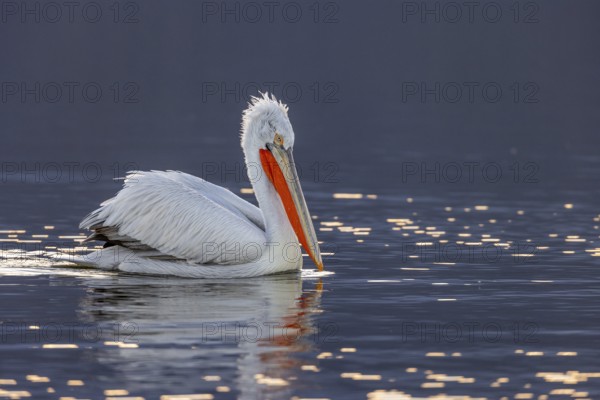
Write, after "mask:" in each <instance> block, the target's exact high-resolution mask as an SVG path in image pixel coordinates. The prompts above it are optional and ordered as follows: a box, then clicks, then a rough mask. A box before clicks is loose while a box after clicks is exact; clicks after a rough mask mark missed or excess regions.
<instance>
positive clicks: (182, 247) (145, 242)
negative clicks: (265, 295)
mask: <svg viewBox="0 0 600 400" xmlns="http://www.w3.org/2000/svg"><path fill="white" fill-rule="evenodd" d="M287 110H288V108H287V106H285V105H284V104H282V103H281V102H278V101H277V100H276V99H275V97H272V98H271V97H269V95H268V94H263V95H262V97H260V98H256V97H255V98H253V99H252V101H251V102H250V104H249V105H248V108H247V109H246V110H245V111H244V114H243V119H242V135H241V142H242V143H241V144H242V149H243V151H244V156H245V161H246V166H247V170H248V175H249V177H250V181H251V183H252V187H253V189H254V193H255V195H256V199H257V200H258V204H259V206H260V209H259V208H257V207H256V206H254V205H252V204H250V203H248V202H247V201H245V200H243V199H241V198H240V197H238V196H236V195H235V194H233V193H232V192H230V191H229V190H227V189H225V188H222V187H220V186H216V185H214V184H212V183H209V182H207V181H205V180H203V179H201V178H198V177H195V176H191V175H188V174H185V173H183V172H179V171H150V172H147V171H133V172H130V173H129V174H128V175H127V177H126V179H125V183H124V185H123V189H121V191H120V192H119V193H117V195H116V196H115V197H113V198H112V199H109V200H107V201H105V202H104V203H102V204H101V207H100V208H98V209H97V210H95V211H93V212H92V213H90V214H89V215H88V216H87V217H85V218H84V220H83V221H82V222H81V224H80V228H82V229H84V228H85V229H89V230H92V231H93V234H92V235H91V236H90V237H89V238H88V239H87V240H88V241H89V240H101V241H104V242H105V245H104V246H105V248H104V249H102V250H98V251H95V252H93V253H90V254H88V255H86V256H84V257H78V258H75V259H70V260H69V261H74V262H75V263H77V264H81V265H87V266H92V267H97V268H102V269H110V270H120V271H125V272H134V273H145V274H159V275H175V276H182V277H194V278H241V277H253V276H260V275H268V274H274V273H279V272H284V271H292V270H300V269H301V268H302V253H301V251H300V247H299V245H298V242H300V243H301V244H302V246H303V248H304V249H305V250H306V252H307V253H308V255H309V256H310V257H311V258H312V260H313V261H314V263H315V264H316V265H317V267H318V268H319V270H322V269H323V261H322V260H321V255H320V252H319V244H318V242H317V236H316V234H315V229H314V227H313V224H312V220H311V217H310V214H309V212H308V208H307V206H306V202H305V200H304V195H303V194H302V189H301V187H300V182H299V179H298V174H297V172H296V169H295V166H294V160H293V157H292V148H293V146H294V131H293V129H292V125H291V124H290V121H289V119H288V115H287Z"/></svg>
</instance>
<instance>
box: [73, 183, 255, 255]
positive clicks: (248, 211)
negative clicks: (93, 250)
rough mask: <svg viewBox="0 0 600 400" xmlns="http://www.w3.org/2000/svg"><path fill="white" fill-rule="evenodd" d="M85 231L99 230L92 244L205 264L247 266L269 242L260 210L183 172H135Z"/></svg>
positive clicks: (92, 216)
mask: <svg viewBox="0 0 600 400" xmlns="http://www.w3.org/2000/svg"><path fill="white" fill-rule="evenodd" d="M80 228H82V229H90V230H93V231H94V234H93V235H92V236H90V239H92V240H93V239H99V240H104V241H106V242H108V243H113V244H119V245H122V246H125V247H129V248H132V249H136V250H150V249H155V250H158V251H160V253H162V254H164V255H168V256H172V257H175V258H179V259H184V260H188V261H191V262H195V263H202V264H206V263H216V264H237V263H243V262H247V261H249V260H247V258H249V257H250V258H251V257H253V256H254V255H253V254H248V255H245V254H244V251H243V249H244V246H248V245H252V246H263V245H264V243H265V242H266V237H265V232H264V231H265V224H264V219H263V215H262V212H261V211H260V209H259V208H258V207H256V206H254V205H252V204H250V203H248V202H247V201H245V200H243V199H241V198H240V197H238V196H236V195H235V194H233V193H232V192H230V191H229V190H227V189H225V188H222V187H220V186H217V185H213V184H212V183H210V182H207V181H205V180H204V179H200V178H197V177H195V176H192V175H188V174H185V173H183V172H178V171H166V172H164V171H151V172H142V171H133V172H130V173H129V174H128V175H127V177H126V178H125V184H124V186H123V189H121V191H120V192H119V193H117V195H116V196H115V197H113V198H112V199H109V200H107V201H105V202H104V203H102V204H101V207H100V208H99V209H97V210H95V211H93V212H92V213H90V214H89V215H88V216H87V217H85V218H84V220H83V221H82V222H81V224H80ZM221 246H224V247H221ZM254 249H256V247H254ZM246 253H248V252H246Z"/></svg>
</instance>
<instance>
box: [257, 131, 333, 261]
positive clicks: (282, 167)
mask: <svg viewBox="0 0 600 400" xmlns="http://www.w3.org/2000/svg"><path fill="white" fill-rule="evenodd" d="M267 148H268V150H265V149H261V150H260V161H261V164H262V167H263V169H264V171H265V173H266V175H267V177H268V178H269V180H270V181H271V183H272V184H273V186H274V187H275V190H276V191H277V193H278V194H279V198H280V199H281V203H282V204H283V208H284V209H285V212H286V214H287V217H288V219H289V221H290V224H291V225H292V228H293V229H294V232H295V233H296V236H297V237H298V241H299V242H300V243H301V244H302V247H304V249H306V252H307V253H308V255H309V256H310V258H311V259H312V260H313V262H314V263H315V265H316V266H317V268H319V271H323V260H322V259H321V253H320V250H319V242H318V241H317V235H316V233H315V228H314V226H313V223H312V219H311V218H310V214H309V212H308V207H307V206H306V200H304V194H303V193H302V188H301V187H300V180H299V179H298V173H297V172H296V168H295V166H294V159H293V157H292V149H291V148H290V149H289V150H285V149H284V148H283V147H282V146H279V145H276V144H271V143H269V144H268V145H267ZM284 171H285V172H286V173H287V176H286V175H285V174H284Z"/></svg>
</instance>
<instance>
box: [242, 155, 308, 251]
mask: <svg viewBox="0 0 600 400" xmlns="http://www.w3.org/2000/svg"><path fill="white" fill-rule="evenodd" d="M244 155H245V159H246V168H247V170H248V178H249V179H250V182H251V183H252V188H253V190H254V195H255V196H256V200H258V206H259V208H260V210H261V211H262V214H263V218H264V221H265V233H266V237H267V240H268V241H269V242H278V243H280V244H284V243H290V242H294V243H297V242H298V239H297V238H296V234H295V233H294V230H293V228H292V225H291V224H290V221H289V219H288V216H287V214H286V212H285V209H284V208H283V204H282V202H281V199H280V198H279V195H278V194H277V191H276V190H275V187H274V186H273V184H272V183H271V181H270V180H269V178H268V177H267V175H266V173H265V171H264V170H263V167H262V163H261V161H260V153H259V150H258V149H254V150H253V149H244Z"/></svg>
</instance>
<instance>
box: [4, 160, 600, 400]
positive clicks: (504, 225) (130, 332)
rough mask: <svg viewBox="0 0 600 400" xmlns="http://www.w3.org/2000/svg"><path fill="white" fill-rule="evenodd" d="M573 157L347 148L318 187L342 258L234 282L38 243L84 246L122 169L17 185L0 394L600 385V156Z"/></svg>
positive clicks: (375, 395) (504, 390) (337, 395)
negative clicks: (409, 156)
mask: <svg viewBox="0 0 600 400" xmlns="http://www.w3.org/2000/svg"><path fill="white" fill-rule="evenodd" d="M297 158H298V157H297ZM588 161H589V160H588ZM577 162H579V164H577ZM577 162H575V161H574V163H575V164H577V165H579V167H578V171H580V180H579V181H578V182H574V181H573V180H570V179H569V178H568V177H564V179H563V178H561V176H560V175H557V176H556V177H555V179H554V180H548V179H546V180H544V179H543V180H542V182H541V183H539V184H533V185H520V184H519V185H517V184H514V183H513V182H508V183H506V184H505V185H501V184H500V183H499V184H494V185H487V186H486V185H483V184H478V185H470V184H466V185H453V184H446V185H444V184H441V183H436V182H434V183H432V184H428V183H427V182H425V183H423V182H419V183H415V182H412V184H411V182H407V183H406V184H405V186H399V185H398V186H396V185H394V184H386V182H388V181H386V180H383V179H380V180H378V181H377V182H372V181H371V182H366V181H364V182H361V181H360V178H359V177H358V176H359V173H358V170H359V168H354V169H353V167H352V165H346V164H343V165H341V166H340V171H341V172H340V175H339V176H338V178H339V184H337V185H334V184H330V185H327V184H324V183H323V182H313V181H310V180H306V181H305V184H304V187H305V192H306V196H307V199H308V203H309V206H310V208H311V211H312V212H313V214H315V215H316V216H317V217H316V218H317V219H316V220H315V223H316V226H317V229H318V236H319V238H320V240H322V241H323V242H324V244H323V252H324V253H326V256H325V257H324V262H325V267H326V270H327V271H328V272H329V274H319V273H316V272H315V271H314V270H311V268H313V266H312V265H311V264H310V263H309V262H308V259H307V261H306V268H307V271H305V272H304V273H303V274H301V275H296V274H291V275H290V274H288V275H279V276H270V277H262V278H256V279H244V280H221V281H201V280H189V279H178V278H157V277H149V276H135V275H126V274H118V273H109V272H99V271H95V270H91V269H81V268H79V269H78V268H66V267H63V266H57V265H56V264H55V263H52V262H49V261H47V260H45V258H44V257H43V255H40V256H34V255H33V253H31V252H32V251H36V250H41V249H44V250H45V251H51V252H52V251H56V249H54V248H52V247H51V248H49V249H47V248H45V247H46V246H54V247H58V248H63V249H64V248H74V246H76V245H77V243H78V241H80V239H78V238H77V237H78V235H79V232H78V231H77V229H76V228H75V227H76V225H77V223H78V221H79V219H80V218H81V217H82V216H83V215H84V214H85V212H86V211H87V210H89V209H91V208H92V207H93V206H94V205H95V204H96V203H98V202H99V201H100V199H101V198H103V197H106V196H107V195H109V194H110V193H111V192H113V191H114V190H116V189H117V188H118V184H115V183H113V182H110V180H102V181H100V182H98V183H97V184H90V183H89V182H88V183H86V182H75V183H70V184H58V185H50V184H44V183H40V184H30V185H23V184H22V183H21V182H12V183H10V182H8V183H5V184H4V186H5V188H6V189H7V191H5V192H3V200H5V204H7V212H6V213H5V214H4V216H3V219H2V220H1V222H2V228H1V229H2V230H3V231H2V233H0V238H2V240H3V241H2V245H3V250H4V252H3V260H2V262H1V266H0V286H1V288H0V298H1V299H2V301H1V302H0V315H1V322H2V324H0V329H1V330H0V333H1V336H0V338H1V341H0V356H1V358H2V362H1V363H0V388H1V389H0V395H4V396H7V395H8V394H6V393H7V391H8V392H11V393H13V394H12V396H13V397H14V398H18V397H19V396H24V397H25V395H27V394H29V395H31V396H32V397H33V398H59V397H61V396H62V397H74V398H102V397H103V396H106V397H117V398H118V397H124V396H126V395H129V396H138V397H143V398H146V399H150V398H158V397H159V396H161V395H162V396H165V397H164V398H169V397H167V395H183V394H187V395H191V394H194V395H196V397H187V398H198V399H203V398H212V397H210V396H211V395H212V396H214V398H215V399H227V398H249V399H252V398H272V399H283V398H285V399H289V398H332V399H347V398H369V399H384V398H385V399H405V398H428V397H435V398H490V399H492V398H521V399H527V398H546V397H543V396H551V398H554V396H558V395H559V394H560V393H562V394H566V395H569V396H571V397H572V398H598V397H600V368H599V365H598V362H597V357H598V350H597V349H598V345H599V344H600V340H599V338H598V333H597V314H598V295H599V294H600V293H599V289H598V287H599V285H598V283H599V282H598V281H599V279H598V274H597V272H596V271H597V268H598V262H597V258H596V256H598V255H600V249H599V248H600V246H599V245H598V237H599V233H598V225H600V220H599V217H598V213H599V211H598V209H597V206H596V204H595V202H594V198H593V197H592V196H590V193H595V192H594V190H595V189H591V188H590V187H588V186H586V184H585V182H591V181H593V178H592V177H593V176H597V175H595V174H597V173H598V168H597V163H596V162H591V163H589V162H588V163H587V164H586V162H584V161H581V160H579V161H577ZM582 163H583V164H585V165H587V166H588V167H586V168H584V167H582V166H581V165H583V164H582ZM385 170H387V171H391V170H394V166H393V165H387V166H386V168H385ZM546 170H548V169H546ZM192 172H196V173H198V171H192ZM350 177H353V178H352V179H353V180H351V178H350ZM545 177H546V176H544V178H545ZM397 178H398V177H397V176H396V177H392V176H390V177H389V179H390V180H392V181H393V180H394V179H397ZM544 182H546V183H544ZM548 182H550V183H548ZM581 182H583V184H582V183H581ZM226 184H227V185H228V186H229V187H232V188H233V189H234V190H236V191H237V192H239V191H240V189H241V188H242V187H246V183H245V182H228V183H226ZM361 189H362V190H361ZM242 196H244V197H246V198H248V199H251V198H252V196H251V195H248V194H243V195H242ZM41 199H43V200H44V202H45V203H44V204H45V207H46V209H44V208H43V206H41V205H40V204H39V203H40V201H41ZM8 230H12V231H18V232H7V231H8ZM11 235H13V236H11ZM14 235H16V236H14ZM33 235H47V237H32V236H33ZM61 236H62V238H61ZM65 236H67V237H66V238H65ZM16 240H38V241H39V243H27V242H25V243H17V242H16ZM79 251H83V250H79ZM25 253H27V254H25ZM436 396H437V397H436ZM173 398H177V397H173Z"/></svg>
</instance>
